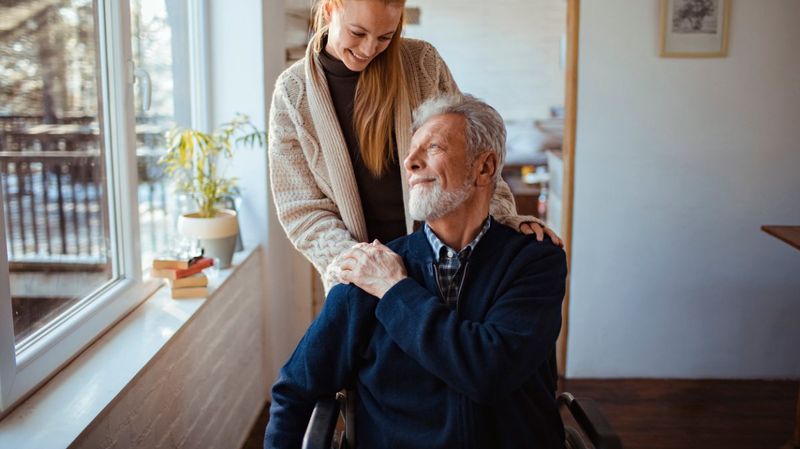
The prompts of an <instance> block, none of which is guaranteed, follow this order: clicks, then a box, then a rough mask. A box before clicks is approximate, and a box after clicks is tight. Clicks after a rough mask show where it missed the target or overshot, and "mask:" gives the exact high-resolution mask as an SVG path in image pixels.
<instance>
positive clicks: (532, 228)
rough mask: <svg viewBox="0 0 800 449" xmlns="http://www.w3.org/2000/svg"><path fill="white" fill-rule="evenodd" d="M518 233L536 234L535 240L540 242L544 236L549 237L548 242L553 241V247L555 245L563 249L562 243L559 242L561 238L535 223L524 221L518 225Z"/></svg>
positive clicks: (561, 241)
mask: <svg viewBox="0 0 800 449" xmlns="http://www.w3.org/2000/svg"><path fill="white" fill-rule="evenodd" d="M519 232H521V233H523V234H526V235H529V234H536V240H538V241H540V242H541V241H542V240H544V235H545V234H547V235H548V236H550V240H552V241H553V244H554V245H557V246H558V247H560V248H563V247H564V241H563V240H561V237H559V236H558V234H556V233H555V231H553V230H552V229H550V228H548V227H547V226H544V225H540V224H539V223H537V222H535V221H526V222H523V223H520V225H519Z"/></svg>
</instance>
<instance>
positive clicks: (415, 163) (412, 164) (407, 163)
mask: <svg viewBox="0 0 800 449" xmlns="http://www.w3.org/2000/svg"><path fill="white" fill-rule="evenodd" d="M403 166H404V167H405V168H406V171H407V172H413V171H416V170H419V169H420V168H422V158H420V157H419V150H414V149H412V150H411V151H410V152H409V153H408V156H406V159H405V160H404V161H403Z"/></svg>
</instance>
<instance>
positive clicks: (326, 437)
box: [303, 398, 339, 449]
mask: <svg viewBox="0 0 800 449" xmlns="http://www.w3.org/2000/svg"><path fill="white" fill-rule="evenodd" d="M338 419H339V401H337V400H336V399H333V398H331V399H321V400H320V401H319V402H317V405H316V406H315V407H314V411H313V412H312V413H311V419H310V420H309V421H308V428H307V429H306V434H305V436H304V437H303V449H331V442H332V440H333V431H334V429H335V428H336V421H337V420H338Z"/></svg>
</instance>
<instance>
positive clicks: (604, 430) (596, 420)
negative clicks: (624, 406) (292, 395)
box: [302, 391, 622, 449]
mask: <svg viewBox="0 0 800 449" xmlns="http://www.w3.org/2000/svg"><path fill="white" fill-rule="evenodd" d="M353 393H354V392H352V391H348V392H347V394H345V393H337V394H336V398H335V399H324V400H320V401H319V402H317V405H316V406H315V407H314V411H313V412H312V414H311V419H310V420H309V422H308V428H307V429H306V434H305V436H304V437H303V446H302V447H303V449H355V447H356V446H355V444H356V443H355V441H354V436H355V423H354V422H353V421H354V420H353V419H347V416H355V400H354V395H353ZM557 399H558V405H559V408H560V409H562V410H566V411H567V412H568V417H570V418H571V419H572V420H573V421H574V422H575V424H576V425H577V427H578V428H575V427H572V425H570V424H567V423H566V422H565V424H564V433H565V437H566V446H565V447H566V449H622V442H621V441H620V439H619V437H618V436H617V435H616V434H615V433H614V431H613V430H612V428H611V425H610V424H609V423H608V421H607V420H606V418H605V416H603V414H602V413H601V412H600V409H599V408H598V407H597V404H596V403H595V402H594V401H592V400H591V399H587V398H581V399H576V398H575V397H574V396H573V395H572V394H570V393H567V392H564V393H561V394H559V395H558V398H557ZM340 410H341V416H342V417H343V418H344V424H345V426H344V427H345V429H344V431H338V430H337V428H336V424H337V422H338V421H339V416H340ZM584 436H585V437H586V439H588V440H589V444H587V442H586V440H585V439H584Z"/></svg>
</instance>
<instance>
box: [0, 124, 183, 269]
mask: <svg viewBox="0 0 800 449" xmlns="http://www.w3.org/2000/svg"><path fill="white" fill-rule="evenodd" d="M37 120H38V121H39V122H38V123H37ZM40 121H41V117H28V116H13V117H8V116H6V117H0V183H2V191H3V202H4V204H3V205H4V207H5V212H6V223H5V224H6V238H7V246H8V257H9V262H10V264H11V269H12V271H30V270H31V269H34V267H36V266H43V267H45V266H46V267H47V269H48V270H50V271H52V270H53V269H56V271H61V270H64V271H71V270H73V269H75V268H77V267H79V266H82V267H83V268H82V269H81V270H86V271H92V269H93V268H92V267H95V268H96V267H99V266H100V265H102V264H105V263H106V262H107V260H108V257H109V254H108V248H109V245H108V242H107V241H106V239H105V235H106V232H105V229H106V228H107V226H108V224H107V223H108V221H107V216H106V212H105V210H106V207H104V204H103V201H106V198H107V195H106V193H107V192H104V189H105V185H106V183H105V175H104V171H105V170H104V167H105V164H104V161H103V158H102V155H101V152H100V149H99V141H100V140H99V138H100V136H99V130H98V128H97V126H96V125H93V124H92V118H91V117H70V118H66V119H60V120H59V121H60V122H61V123H56V124H42V123H40ZM136 128H137V129H136V132H137V147H138V148H137V165H138V170H139V187H138V188H139V197H140V200H141V202H140V205H139V211H140V216H141V219H142V230H141V231H142V235H141V240H142V246H143V248H144V249H145V250H148V249H155V248H157V247H158V246H159V245H160V244H161V243H163V240H164V239H166V238H167V236H166V235H165V234H164V231H163V229H164V228H163V226H164V224H165V220H166V217H167V215H168V214H167V211H166V209H167V208H168V204H167V194H166V192H165V189H164V185H163V183H162V182H161V180H160V179H161V175H162V174H161V170H160V167H158V165H157V164H156V161H157V159H158V157H159V156H160V155H161V154H162V153H163V151H164V150H163V148H164V137H163V135H164V133H163V131H164V130H163V129H161V128H159V127H156V126H154V125H149V124H139V125H137V127H136ZM70 267H72V268H70Z"/></svg>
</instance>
